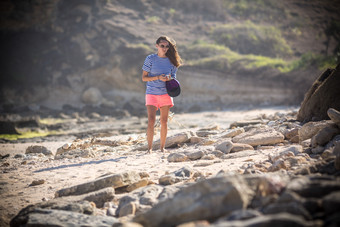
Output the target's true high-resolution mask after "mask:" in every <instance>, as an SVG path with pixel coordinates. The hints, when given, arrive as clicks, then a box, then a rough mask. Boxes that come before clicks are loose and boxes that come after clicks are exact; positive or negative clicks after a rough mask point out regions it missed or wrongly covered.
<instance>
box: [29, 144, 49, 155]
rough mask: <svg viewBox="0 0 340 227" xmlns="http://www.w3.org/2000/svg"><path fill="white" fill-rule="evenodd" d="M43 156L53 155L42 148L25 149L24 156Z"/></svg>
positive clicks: (37, 146) (35, 146)
mask: <svg viewBox="0 0 340 227" xmlns="http://www.w3.org/2000/svg"><path fill="white" fill-rule="evenodd" d="M40 153H42V154H44V155H53V154H52V152H51V151H50V150H48V149H47V148H46V147H44V146H39V145H32V146H29V147H27V148H26V152H25V154H40Z"/></svg>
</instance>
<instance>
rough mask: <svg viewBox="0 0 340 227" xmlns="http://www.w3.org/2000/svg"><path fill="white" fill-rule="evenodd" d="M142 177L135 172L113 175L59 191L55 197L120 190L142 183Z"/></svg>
mask: <svg viewBox="0 0 340 227" xmlns="http://www.w3.org/2000/svg"><path fill="white" fill-rule="evenodd" d="M140 179H141V178H140V176H139V174H138V173H136V172H135V171H129V172H125V173H121V174H113V175H109V176H105V177H102V178H99V179H97V180H94V181H90V182H87V183H83V184H80V185H75V186H72V187H69V188H64V189H61V190H58V191H57V192H56V193H55V197H62V196H69V195H81V194H85V193H88V192H93V191H97V190H99V189H103V188H106V187H113V188H120V187H123V186H128V185H130V184H133V183H135V182H138V181H140Z"/></svg>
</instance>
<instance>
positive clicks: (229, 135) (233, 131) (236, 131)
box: [221, 128, 244, 138]
mask: <svg viewBox="0 0 340 227" xmlns="http://www.w3.org/2000/svg"><path fill="white" fill-rule="evenodd" d="M241 133H244V128H234V129H230V130H228V131H227V132H226V133H223V134H222V136H221V138H232V137H235V136H237V135H239V134H241Z"/></svg>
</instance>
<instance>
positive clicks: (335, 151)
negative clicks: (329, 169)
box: [333, 142, 340, 170]
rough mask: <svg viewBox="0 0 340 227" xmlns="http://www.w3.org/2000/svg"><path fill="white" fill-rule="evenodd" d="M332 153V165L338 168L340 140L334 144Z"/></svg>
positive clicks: (339, 167) (339, 162)
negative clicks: (333, 157)
mask: <svg viewBox="0 0 340 227" xmlns="http://www.w3.org/2000/svg"><path fill="white" fill-rule="evenodd" d="M333 154H334V155H335V161H334V166H335V168H336V169H337V170H340V142H337V143H336V144H335V146H334V150H333Z"/></svg>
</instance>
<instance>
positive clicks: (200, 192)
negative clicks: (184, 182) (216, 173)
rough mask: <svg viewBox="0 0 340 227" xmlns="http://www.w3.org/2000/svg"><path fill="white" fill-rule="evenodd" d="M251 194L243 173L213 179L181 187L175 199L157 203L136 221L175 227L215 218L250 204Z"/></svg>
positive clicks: (148, 224) (137, 217) (147, 224)
mask: <svg viewBox="0 0 340 227" xmlns="http://www.w3.org/2000/svg"><path fill="white" fill-rule="evenodd" d="M251 193H252V192H251V191H250V190H249V188H248V187H247V184H246V183H245V182H244V180H243V179H242V178H241V177H240V176H228V177H227V176H223V177H215V178H210V179H207V180H203V181H200V182H198V183H195V184H193V185H189V186H188V187H185V188H182V189H181V190H180V191H178V192H177V193H176V194H175V195H174V197H173V198H171V199H168V200H165V201H163V202H160V203H158V204H156V205H155V206H154V207H153V208H152V209H151V210H149V211H147V212H145V213H142V214H139V215H136V217H135V218H134V219H133V220H134V221H135V222H138V223H140V224H142V225H143V226H174V225H178V224H180V223H184V222H188V221H193V220H204V219H214V218H218V217H221V216H223V215H227V214H229V213H231V212H232V211H233V210H236V209H243V208H245V207H247V205H248V204H249V202H250V199H251Z"/></svg>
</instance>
